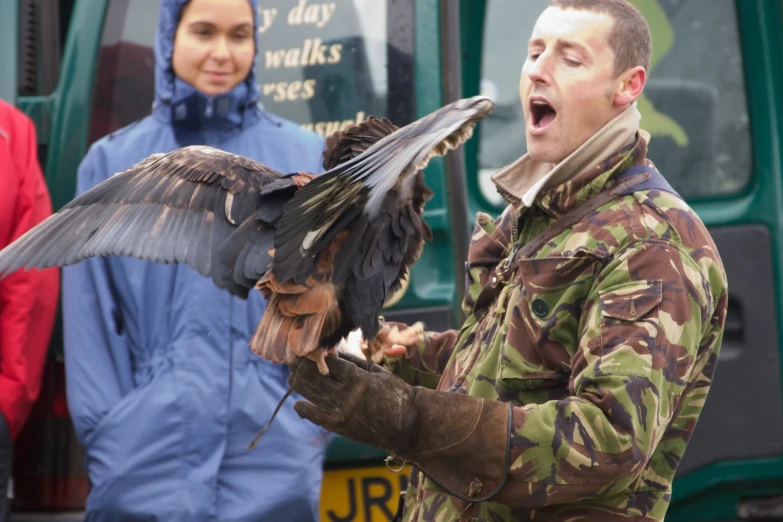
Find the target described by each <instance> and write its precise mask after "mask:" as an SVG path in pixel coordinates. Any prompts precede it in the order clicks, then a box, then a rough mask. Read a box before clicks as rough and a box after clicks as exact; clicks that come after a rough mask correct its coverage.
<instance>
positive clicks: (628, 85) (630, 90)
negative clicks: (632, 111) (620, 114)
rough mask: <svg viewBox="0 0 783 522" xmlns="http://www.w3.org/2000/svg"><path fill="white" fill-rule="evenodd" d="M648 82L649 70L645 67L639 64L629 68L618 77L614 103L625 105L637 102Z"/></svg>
mask: <svg viewBox="0 0 783 522" xmlns="http://www.w3.org/2000/svg"><path fill="white" fill-rule="evenodd" d="M646 83H647V71H645V70H644V67H642V66H641V65H637V66H636V67H633V68H631V69H628V70H627V71H625V72H624V73H623V74H621V75H620V78H618V82H617V87H616V89H615V92H614V103H615V104H617V105H620V106H625V105H629V104H631V103H633V102H635V101H636V99H637V98H638V97H639V96H641V94H642V91H643V90H644V86H645V84H646Z"/></svg>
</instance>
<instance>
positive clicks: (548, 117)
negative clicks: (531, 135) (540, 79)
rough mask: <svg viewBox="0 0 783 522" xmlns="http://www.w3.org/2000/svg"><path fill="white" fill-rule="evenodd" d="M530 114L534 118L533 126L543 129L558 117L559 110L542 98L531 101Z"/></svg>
mask: <svg viewBox="0 0 783 522" xmlns="http://www.w3.org/2000/svg"><path fill="white" fill-rule="evenodd" d="M530 115H531V117H532V119H533V127H535V128H536V129H543V128H544V127H547V126H548V125H549V124H550V123H552V122H553V121H555V118H557V111H555V109H553V108H552V106H551V105H549V103H547V102H546V101H544V100H541V99H535V100H532V101H531V102H530Z"/></svg>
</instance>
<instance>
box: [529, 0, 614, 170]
mask: <svg viewBox="0 0 783 522" xmlns="http://www.w3.org/2000/svg"><path fill="white" fill-rule="evenodd" d="M613 24H614V20H613V19H612V18H611V17H610V16H609V15H606V14H598V13H592V12H589V11H577V10H574V9H557V8H553V7H550V8H548V9H546V10H545V11H544V12H543V13H542V14H541V16H540V17H539V19H538V21H537V22H536V26H535V28H534V29H533V34H532V36H531V38H530V42H529V45H528V55H527V59H526V60H525V64H524V66H523V68H522V76H521V78H520V82H519V96H520V99H521V101H522V109H523V111H524V113H525V135H526V137H527V146H528V152H529V154H530V156H531V157H532V158H533V159H535V160H537V161H541V162H545V163H553V164H557V163H559V162H561V161H562V160H563V159H565V158H566V157H568V156H569V155H570V154H571V153H572V152H574V151H575V150H576V149H577V148H579V146H580V145H582V144H583V143H584V142H585V141H587V139H588V138H590V137H591V136H592V135H593V134H595V132H596V131H598V130H599V129H600V128H601V127H603V126H604V125H606V123H608V122H609V121H610V120H611V119H613V118H614V117H615V116H617V115H618V114H619V113H620V112H621V111H622V110H623V109H624V108H625V107H623V106H619V105H617V104H616V103H615V96H616V93H617V89H618V87H619V84H620V83H621V81H620V80H619V79H618V78H617V77H616V76H615V74H614V51H613V50H612V48H611V47H610V46H609V34H610V32H611V29H612V26H613Z"/></svg>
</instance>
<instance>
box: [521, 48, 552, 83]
mask: <svg viewBox="0 0 783 522" xmlns="http://www.w3.org/2000/svg"><path fill="white" fill-rule="evenodd" d="M550 68H551V59H550V57H549V55H548V54H547V53H542V54H540V55H539V56H538V58H536V59H535V60H528V63H527V70H526V71H525V72H526V74H527V76H528V78H530V81H531V82H532V83H535V84H547V83H549V79H550V78H551V72H550Z"/></svg>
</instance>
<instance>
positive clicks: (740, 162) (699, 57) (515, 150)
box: [479, 0, 752, 205]
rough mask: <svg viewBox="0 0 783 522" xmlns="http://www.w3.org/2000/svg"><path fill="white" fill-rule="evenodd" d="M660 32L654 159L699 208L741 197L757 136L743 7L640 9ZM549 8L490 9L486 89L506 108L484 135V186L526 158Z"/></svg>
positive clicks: (650, 2) (510, 5) (652, 0)
mask: <svg viewBox="0 0 783 522" xmlns="http://www.w3.org/2000/svg"><path fill="white" fill-rule="evenodd" d="M632 3H633V4H634V5H635V6H636V7H637V8H639V9H640V11H641V12H642V14H643V15H644V16H645V18H646V19H647V21H648V23H649V24H650V30H651V33H652V37H653V56H652V63H651V68H650V69H651V70H650V75H649V80H648V83H647V87H646V88H645V94H644V96H642V97H641V98H640V99H639V101H638V107H639V110H640V112H641V113H642V120H641V127H642V128H643V129H645V130H647V131H648V132H650V133H651V134H652V140H651V142H650V147H649V151H648V157H649V158H650V159H651V160H652V161H653V162H654V163H655V164H656V166H657V167H658V169H659V170H660V171H661V173H662V174H663V175H664V176H665V177H666V178H667V179H668V180H669V182H670V183H671V184H672V186H673V187H674V188H675V189H676V190H677V191H678V192H679V193H680V194H681V195H682V196H683V197H686V198H690V199H696V198H705V197H714V196H723V195H729V194H732V193H736V192H738V191H740V190H742V188H743V187H744V186H745V185H746V184H747V183H748V180H749V178H750V174H751V168H752V164H751V155H750V148H751V143H750V141H751V140H750V129H749V121H748V109H747V100H746V96H745V88H746V87H745V84H744V78H743V75H742V74H738V73H737V71H741V70H742V56H741V47H740V40H739V34H738V28H737V16H736V12H735V3H734V0H632ZM548 4H549V2H548V0H525V1H524V2H518V1H517V0H488V1H487V8H486V9H487V10H486V17H485V27H484V44H483V50H482V80H481V88H482V92H483V94H485V95H488V96H490V97H492V98H494V99H495V100H496V103H497V109H496V110H495V112H494V113H493V114H491V115H490V116H488V117H487V118H485V119H484V120H483V121H482V123H481V125H482V128H481V133H480V144H479V149H480V156H479V166H480V173H479V176H480V180H479V181H480V186H481V191H482V194H483V195H484V197H485V198H486V199H487V200H488V201H489V202H491V203H494V204H497V205H501V204H502V203H501V200H500V198H499V196H498V195H497V193H496V191H495V189H494V186H493V185H492V183H491V182H490V181H489V176H491V175H492V174H493V173H494V172H496V171H497V170H498V169H499V168H501V167H503V166H504V165H506V164H508V163H510V162H512V161H513V160H515V159H517V158H518V157H519V156H521V155H522V154H524V153H525V152H526V146H525V133H524V119H523V115H522V108H521V105H520V101H519V94H518V92H519V88H518V87H519V76H520V72H521V69H522V64H523V63H524V61H525V56H526V52H527V40H528V38H529V36H530V34H531V31H532V29H533V26H534V25H535V22H536V18H537V17H538V15H539V14H540V13H541V12H542V11H543V10H544V9H545V8H546V7H547V5H548Z"/></svg>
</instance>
